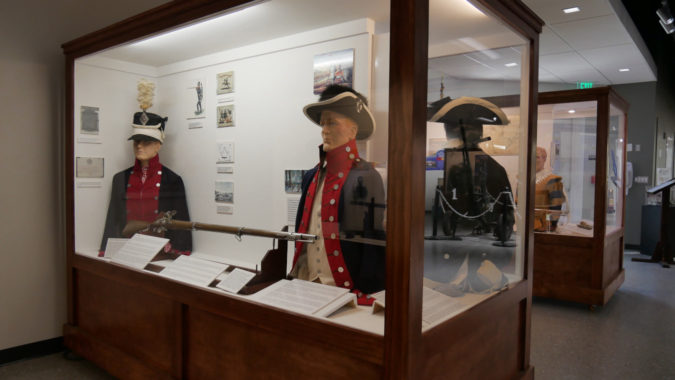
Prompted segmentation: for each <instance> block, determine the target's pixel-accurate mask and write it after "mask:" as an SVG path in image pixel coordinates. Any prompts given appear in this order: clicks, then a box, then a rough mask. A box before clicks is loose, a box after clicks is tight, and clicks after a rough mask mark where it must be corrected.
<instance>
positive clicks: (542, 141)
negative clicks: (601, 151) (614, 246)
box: [534, 101, 598, 237]
mask: <svg viewBox="0 0 675 380" xmlns="http://www.w3.org/2000/svg"><path fill="white" fill-rule="evenodd" d="M597 108H598V105H597V101H585V102H573V103H557V104H544V105H539V111H538V120H537V164H536V170H537V174H536V185H535V206H534V207H535V222H534V230H535V232H537V233H555V234H562V235H572V236H583V237H592V236H593V217H594V208H595V207H594V206H595V163H596V141H597Z"/></svg>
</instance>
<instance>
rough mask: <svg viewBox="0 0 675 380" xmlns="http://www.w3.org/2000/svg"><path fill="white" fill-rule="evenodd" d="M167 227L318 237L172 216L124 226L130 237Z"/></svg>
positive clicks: (293, 238) (302, 238) (277, 236)
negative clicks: (175, 218)
mask: <svg viewBox="0 0 675 380" xmlns="http://www.w3.org/2000/svg"><path fill="white" fill-rule="evenodd" d="M166 229H170V230H199V231H212V232H223V233H226V234H232V235H235V236H236V237H237V238H240V237H241V236H243V235H251V236H260V237H268V238H273V239H282V240H291V241H308V242H312V241H315V240H316V239H317V236H316V235H310V234H300V233H295V232H282V231H267V230H260V229H256V228H247V227H232V226H221V225H218V224H208V223H198V222H188V221H185V220H173V219H171V218H170V217H169V218H167V217H162V218H159V219H157V220H156V221H155V222H153V223H148V222H143V221H130V222H128V223H127V225H126V226H125V227H124V232H123V234H124V236H126V237H130V236H131V235H133V234H134V233H136V232H139V231H143V230H151V231H152V230H155V232H161V231H164V230H166Z"/></svg>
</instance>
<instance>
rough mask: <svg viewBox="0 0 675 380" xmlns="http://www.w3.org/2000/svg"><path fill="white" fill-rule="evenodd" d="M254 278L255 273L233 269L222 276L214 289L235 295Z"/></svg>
mask: <svg viewBox="0 0 675 380" xmlns="http://www.w3.org/2000/svg"><path fill="white" fill-rule="evenodd" d="M253 277H255V273H253V272H249V271H247V270H243V269H239V268H234V270H233V271H232V272H230V273H228V274H227V275H225V276H223V278H222V279H221V280H220V282H219V283H218V284H217V285H216V287H218V288H220V289H223V290H224V291H226V292H230V293H237V292H239V291H240V290H241V288H243V287H244V286H245V285H246V284H248V282H249V281H251V279H252V278H253Z"/></svg>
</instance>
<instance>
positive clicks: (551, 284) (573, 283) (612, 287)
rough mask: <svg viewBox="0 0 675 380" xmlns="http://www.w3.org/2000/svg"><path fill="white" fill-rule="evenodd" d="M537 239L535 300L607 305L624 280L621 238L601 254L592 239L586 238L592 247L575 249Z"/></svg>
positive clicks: (615, 238)
mask: <svg viewBox="0 0 675 380" xmlns="http://www.w3.org/2000/svg"><path fill="white" fill-rule="evenodd" d="M538 240H539V239H538V237H537V236H535V248H534V275H533V284H532V295H533V296H535V297H543V298H552V299H558V300H563V301H572V302H578V303H583V304H586V305H604V304H606V303H607V302H608V301H609V300H610V298H611V297H612V295H613V294H614V293H615V292H616V290H617V289H618V288H619V287H620V286H621V284H622V283H623V281H624V278H625V273H624V269H623V268H622V261H621V260H622V255H623V250H622V249H621V248H622V247H621V245H622V242H623V238H622V236H619V237H617V236H612V237H611V238H608V239H607V241H606V244H605V246H604V249H603V250H602V251H600V252H597V251H596V249H597V248H594V247H593V244H591V243H590V241H591V239H584V240H588V241H589V244H576V246H573V245H572V244H545V243H542V242H541V240H539V241H538ZM542 240H543V239H542ZM582 241H583V240H582ZM594 255H599V256H598V257H594ZM594 259H595V262H597V264H596V265H594Z"/></svg>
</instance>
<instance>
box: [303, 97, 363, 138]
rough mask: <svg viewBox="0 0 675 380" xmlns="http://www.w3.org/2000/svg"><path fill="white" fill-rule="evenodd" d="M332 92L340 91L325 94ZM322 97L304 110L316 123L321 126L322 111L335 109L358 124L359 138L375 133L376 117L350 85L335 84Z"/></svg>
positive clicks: (334, 110) (357, 136)
mask: <svg viewBox="0 0 675 380" xmlns="http://www.w3.org/2000/svg"><path fill="white" fill-rule="evenodd" d="M352 91H353V92H352ZM332 92H339V93H338V94H337V95H334V96H331V97H329V98H326V96H325V95H324V94H330V93H332ZM329 96H330V95H329ZM320 99H321V100H320V101H319V102H317V103H311V104H308V105H306V106H305V107H304V108H303V110H302V111H303V112H304V113H305V116H307V117H308V118H309V120H311V121H312V122H314V124H316V125H318V126H321V112H323V111H333V112H336V113H339V114H341V115H344V116H346V117H348V118H350V119H352V120H354V122H355V123H356V125H357V132H356V139H357V140H365V139H367V138H368V137H370V136H371V135H372V134H373V131H374V130H375V118H374V117H373V114H372V113H371V112H370V109H369V108H368V103H367V101H366V100H365V98H364V97H363V96H361V94H359V93H356V91H354V90H352V89H351V88H348V87H344V86H338V85H333V86H329V87H328V88H326V90H324V92H323V93H321V98H320Z"/></svg>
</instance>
